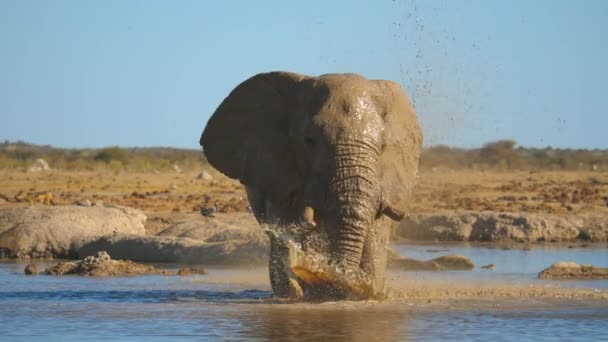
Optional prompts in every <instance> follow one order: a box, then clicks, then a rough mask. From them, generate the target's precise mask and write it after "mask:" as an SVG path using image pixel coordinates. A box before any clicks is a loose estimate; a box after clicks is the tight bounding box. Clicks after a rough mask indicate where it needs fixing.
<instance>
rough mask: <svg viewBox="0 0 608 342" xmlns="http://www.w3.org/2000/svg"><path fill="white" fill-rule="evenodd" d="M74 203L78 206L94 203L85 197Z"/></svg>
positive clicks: (87, 205) (88, 205)
mask: <svg viewBox="0 0 608 342" xmlns="http://www.w3.org/2000/svg"><path fill="white" fill-rule="evenodd" d="M74 204H76V205H78V206H81V207H90V206H92V205H93V204H92V203H91V201H89V200H88V199H83V200H80V201H76V203H74Z"/></svg>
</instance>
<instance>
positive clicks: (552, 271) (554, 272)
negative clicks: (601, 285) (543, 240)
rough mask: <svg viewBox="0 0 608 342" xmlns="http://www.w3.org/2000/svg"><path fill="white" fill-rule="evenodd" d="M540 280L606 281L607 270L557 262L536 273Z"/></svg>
mask: <svg viewBox="0 0 608 342" xmlns="http://www.w3.org/2000/svg"><path fill="white" fill-rule="evenodd" d="M538 277H539V278H540V279H608V268H601V267H596V266H592V265H579V264H577V263H575V262H571V261H561V262H557V263H555V264H553V265H551V266H550V267H548V268H546V269H544V270H542V271H541V272H539V273H538Z"/></svg>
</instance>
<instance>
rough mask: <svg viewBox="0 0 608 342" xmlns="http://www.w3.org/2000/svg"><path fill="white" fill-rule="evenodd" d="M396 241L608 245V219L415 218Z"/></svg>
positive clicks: (468, 215)
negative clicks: (567, 242)
mask: <svg viewBox="0 0 608 342" xmlns="http://www.w3.org/2000/svg"><path fill="white" fill-rule="evenodd" d="M395 235H396V237H397V238H401V239H407V240H427V241H437V240H439V241H491V242H495V241H516V242H543V241H546V242H560V241H576V240H585V241H590V242H606V241H608V217H604V216H599V215H598V216H592V215H579V216H575V215H568V216H559V215H554V214H534V213H498V212H489V211H488V212H468V211H464V212H450V213H443V214H415V215H410V216H409V217H407V218H406V219H404V220H403V221H402V222H401V223H400V224H399V226H398V227H397V228H396V230H395Z"/></svg>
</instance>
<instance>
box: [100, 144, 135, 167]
mask: <svg viewBox="0 0 608 342" xmlns="http://www.w3.org/2000/svg"><path fill="white" fill-rule="evenodd" d="M93 159H95V160H96V161H102V162H104V163H106V164H110V163H111V162H112V161H117V162H120V163H121V164H124V163H125V162H126V161H127V160H128V159H129V153H128V152H127V151H126V150H124V149H122V148H120V147H117V146H114V147H107V148H104V149H102V150H101V151H99V152H97V154H95V157H93Z"/></svg>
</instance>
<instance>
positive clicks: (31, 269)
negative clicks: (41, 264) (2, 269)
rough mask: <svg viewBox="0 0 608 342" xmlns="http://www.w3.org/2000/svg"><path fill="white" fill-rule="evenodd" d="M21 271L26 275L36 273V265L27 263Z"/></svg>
mask: <svg viewBox="0 0 608 342" xmlns="http://www.w3.org/2000/svg"><path fill="white" fill-rule="evenodd" d="M23 273H25V274H27V275H36V274H38V268H37V267H36V265H35V264H29V265H27V266H25V269H24V270H23Z"/></svg>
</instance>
